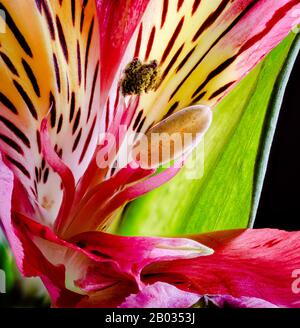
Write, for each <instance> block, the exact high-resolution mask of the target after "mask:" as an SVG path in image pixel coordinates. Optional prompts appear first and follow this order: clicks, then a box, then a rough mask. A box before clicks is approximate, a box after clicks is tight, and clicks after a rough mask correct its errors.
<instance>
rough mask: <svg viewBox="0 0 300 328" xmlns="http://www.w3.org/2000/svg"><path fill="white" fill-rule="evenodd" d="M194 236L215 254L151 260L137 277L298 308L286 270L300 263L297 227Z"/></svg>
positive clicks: (205, 292)
mask: <svg viewBox="0 0 300 328" xmlns="http://www.w3.org/2000/svg"><path fill="white" fill-rule="evenodd" d="M195 239H196V240H197V241H199V242H201V243H202V244H204V245H207V246H208V247H211V248H213V249H214V251H215V253H214V254H213V255H212V256H208V257H202V258H199V259H192V260H185V261H173V262H166V263H165V264H157V265H152V266H150V267H148V268H147V269H146V270H144V272H143V276H144V278H143V281H145V282H148V283H149V282H151V281H152V282H153V281H157V280H161V281H165V282H167V283H172V282H173V283H175V282H176V285H177V286H178V287H179V288H181V289H183V290H187V291H191V292H196V293H199V294H201V295H230V296H232V297H234V298H241V297H251V298H252V297H255V298H258V299H263V300H265V301H267V302H270V303H272V304H274V305H276V306H279V307H300V302H299V295H297V294H296V293H293V291H292V283H293V280H295V279H293V278H292V273H293V271H294V270H295V269H297V268H300V254H299V247H300V232H285V231H279V230H271V229H264V230H232V231H224V232H216V233H210V234H203V235H200V236H198V237H195ZM155 274H157V276H156V277H155V276H154V275H155ZM149 275H150V276H149Z"/></svg>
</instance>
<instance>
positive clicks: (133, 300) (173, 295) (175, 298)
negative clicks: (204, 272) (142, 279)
mask: <svg viewBox="0 0 300 328" xmlns="http://www.w3.org/2000/svg"><path fill="white" fill-rule="evenodd" d="M200 297H201V296H199V295H198V294H194V293H189V292H185V291H183V290H180V289H178V288H176V287H174V286H172V285H169V284H166V283H163V282H157V283H155V284H153V285H149V286H146V287H144V288H143V289H142V290H141V291H140V292H139V293H138V294H132V295H130V296H128V297H127V298H126V300H125V302H123V303H122V304H121V305H120V306H119V307H120V308H189V307H191V306H193V305H194V304H195V303H197V301H198V300H199V299H200Z"/></svg>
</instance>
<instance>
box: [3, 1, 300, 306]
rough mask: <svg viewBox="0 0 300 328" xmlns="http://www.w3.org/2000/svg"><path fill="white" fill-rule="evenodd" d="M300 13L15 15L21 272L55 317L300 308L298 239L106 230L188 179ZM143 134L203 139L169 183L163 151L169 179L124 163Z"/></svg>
mask: <svg viewBox="0 0 300 328" xmlns="http://www.w3.org/2000/svg"><path fill="white" fill-rule="evenodd" d="M299 9H300V4H299V1H298V0H236V1H229V0H206V1H197V0H178V1H168V0H124V1H111V0H97V1H94V0H72V1H63V0H49V1H46V0H36V1H33V0H15V1H10V0H4V1H1V3H0V10H2V11H3V12H4V13H5V18H6V20H5V24H6V32H5V33H3V34H1V35H0V57H1V64H0V72H1V82H0V108H1V112H0V152H1V154H0V155H1V157H0V218H1V222H2V226H3V229H4V231H5V234H6V236H7V239H8V240H9V242H10V245H11V248H12V250H13V252H14V254H15V257H16V262H17V265H18V267H19V269H20V271H21V272H22V273H23V274H24V275H25V276H38V277H40V278H41V280H42V281H43V283H44V284H45V286H46V287H47V289H48V292H49V294H50V296H51V299H52V304H53V306H55V307H86V306H87V307H117V306H120V307H141V306H144V307H190V306H193V305H194V304H196V303H198V302H199V300H200V299H202V300H204V301H205V302H207V301H209V302H212V303H213V304H215V305H216V306H224V304H230V305H232V306H239V307H270V306H274V307H275V306H280V307H281V306H282V307H297V306H300V303H299V299H298V297H297V295H296V294H294V293H293V292H292V290H291V283H292V281H291V279H292V278H291V273H292V271H293V270H294V269H295V268H297V267H298V268H299V267H300V256H299V254H298V251H297V249H298V247H299V246H300V245H299V243H300V242H299V240H300V238H299V237H300V233H298V232H294V233H287V232H282V231H276V230H261V231H260V230H257V231H256V230H237V231H228V232H219V233H211V234H204V235H200V236H191V237H190V238H188V239H187V238H154V237H153V238H144V237H121V236H116V235H111V234H108V233H107V232H105V231H107V229H108V228H109V225H110V223H111V222H112V221H113V219H114V218H115V217H116V216H117V214H118V212H119V211H120V209H122V207H123V206H124V205H126V204H127V203H128V202H129V201H131V200H133V199H135V198H137V197H139V196H140V195H143V194H145V193H146V192H148V191H150V190H152V189H154V188H156V187H158V186H160V185H161V184H163V183H165V182H167V181H169V180H170V179H171V178H172V177H173V176H174V175H175V174H176V173H177V172H178V171H179V169H180V166H181V164H182V162H183V160H184V158H185V157H186V156H188V154H189V153H190V152H191V150H192V149H193V147H195V146H196V145H197V143H198V142H199V140H200V138H201V137H202V136H203V135H204V133H205V132H206V130H207V129H208V127H209V125H210V122H211V119H212V111H211V109H210V108H213V107H214V106H215V105H216V104H217V103H218V102H219V101H220V100H221V99H222V98H223V97H224V95H225V94H226V93H228V92H229V91H230V89H231V88H233V87H234V85H235V84H236V83H237V82H238V81H240V80H241V79H242V78H243V77H244V76H245V75H246V74H247V73H248V72H249V70H251V69H252V68H253V67H254V66H255V65H256V64H257V63H258V62H259V61H260V60H261V59H262V58H263V57H264V56H265V55H266V54H267V53H268V52H269V51H270V50H271V49H273V48H274V47H275V46H276V45H277V44H278V43H279V42H280V41H281V40H282V39H283V38H284V37H285V36H286V35H287V34H288V33H289V31H290V30H291V28H292V27H293V26H294V25H296V23H298V22H299V18H298V19H297V17H295V15H294V14H293V13H294V11H296V10H298V12H299ZM121 126H122V131H121V132H120V127H121ZM124 127H125V128H124ZM131 132H135V133H140V132H143V133H145V135H146V137H147V138H149V136H150V135H151V134H152V133H160V132H169V133H173V132H178V133H179V134H181V135H182V134H184V133H186V132H187V133H191V134H192V135H193V139H192V140H191V142H190V143H189V144H188V145H186V146H185V147H183V149H181V151H178V150H177V149H173V151H172V153H170V156H169V158H168V160H169V161H172V160H175V165H174V166H171V167H170V168H168V169H166V170H164V171H162V172H160V173H157V172H156V171H157V168H158V166H160V164H162V163H163V162H164V161H163V159H162V158H161V156H160V152H161V149H157V150H156V152H157V153H158V160H157V161H156V162H154V165H148V164H149V156H150V155H149V153H148V152H147V151H145V149H143V147H140V148H138V149H139V150H138V151H137V156H136V158H135V159H134V160H128V162H127V163H125V164H126V165H123V166H119V165H117V164H118V162H120V161H121V160H122V154H123V151H124V147H123V141H124V140H125V137H126V136H127V135H128V134H130V133H131ZM107 136H113V137H114V142H113V143H109V142H108V143H107V142H106V141H107ZM196 136H197V137H196ZM104 140H105V142H104ZM137 147H138V140H135V142H134V143H132V146H131V149H130V151H132V153H134V152H136V148H137ZM143 155H144V156H143ZM147 156H148V157H147ZM150 157H151V156H150ZM178 158H179V159H178ZM103 162H105V165H102V163H103ZM151 163H152V162H151ZM127 164H128V165H127ZM130 164H134V165H130ZM152 164H153V163H152ZM176 164H177V165H176ZM162 219H163V218H162Z"/></svg>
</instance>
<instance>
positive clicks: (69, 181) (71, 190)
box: [41, 119, 75, 231]
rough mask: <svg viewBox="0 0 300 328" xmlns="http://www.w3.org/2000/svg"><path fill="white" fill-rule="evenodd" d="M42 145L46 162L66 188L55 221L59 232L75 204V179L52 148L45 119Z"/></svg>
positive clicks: (42, 125)
mask: <svg viewBox="0 0 300 328" xmlns="http://www.w3.org/2000/svg"><path fill="white" fill-rule="evenodd" d="M41 145H42V153H43V155H44V158H45V160H46V161H47V163H48V164H49V165H50V167H51V168H52V169H53V170H54V172H56V173H57V174H58V175H59V176H60V178H61V181H62V185H63V188H64V193H63V200H62V205H61V208H60V211H59V213H58V216H57V219H56V221H55V227H56V229H57V230H58V231H59V230H61V229H62V227H63V225H64V224H65V223H66V219H67V218H68V214H69V211H70V209H71V206H72V204H73V200H74V196H75V179H74V176H73V173H72V171H71V170H70V169H69V167H68V166H67V165H65V164H64V163H63V161H62V160H61V159H60V158H59V156H58V155H57V153H56V152H55V150H54V148H53V147H52V144H51V140H50V135H49V131H48V120H47V119H44V120H43V121H42V124H41Z"/></svg>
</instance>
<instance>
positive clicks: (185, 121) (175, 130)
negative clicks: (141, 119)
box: [132, 105, 212, 168]
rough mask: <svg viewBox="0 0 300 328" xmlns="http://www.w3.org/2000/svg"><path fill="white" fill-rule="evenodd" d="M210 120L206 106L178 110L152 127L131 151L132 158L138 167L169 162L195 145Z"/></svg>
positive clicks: (209, 113) (154, 165)
mask: <svg viewBox="0 0 300 328" xmlns="http://www.w3.org/2000/svg"><path fill="white" fill-rule="evenodd" d="M211 121H212V111H211V109H210V108H209V107H206V106H201V105H197V106H192V107H188V108H185V109H182V110H180V111H178V112H176V113H174V114H172V115H170V116H169V117H167V118H166V119H164V120H163V121H161V122H160V123H158V124H157V125H155V126H154V127H152V128H151V129H150V130H149V131H148V132H147V133H146V135H145V136H144V137H142V138H141V139H140V140H139V142H138V143H137V144H136V145H135V147H134V148H133V152H132V154H133V158H134V159H135V160H136V161H137V162H138V163H139V164H140V165H141V167H142V168H157V167H158V166H160V165H164V164H167V163H170V162H171V161H173V160H175V159H178V158H180V157H181V156H184V155H185V154H187V153H189V152H190V151H191V150H192V149H193V148H194V147H196V146H197V145H198V144H199V142H200V140H201V139H202V137H203V135H204V134H205V132H206V131H207V130H208V128H209V126H210V124H211Z"/></svg>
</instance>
